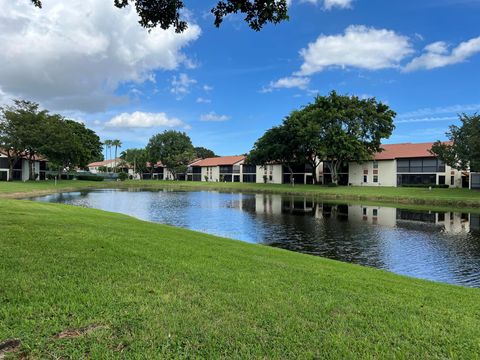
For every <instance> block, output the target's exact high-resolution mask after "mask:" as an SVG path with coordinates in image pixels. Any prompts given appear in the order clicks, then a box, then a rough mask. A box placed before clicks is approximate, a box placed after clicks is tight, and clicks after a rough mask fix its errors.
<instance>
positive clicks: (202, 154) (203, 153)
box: [194, 146, 218, 159]
mask: <svg viewBox="0 0 480 360" xmlns="http://www.w3.org/2000/svg"><path fill="white" fill-rule="evenodd" d="M194 150H195V157H196V158H199V159H206V158H212V157H218V155H215V153H214V152H213V151H212V150H210V149H207V148H204V147H201V146H199V147H196V148H195V149H194Z"/></svg>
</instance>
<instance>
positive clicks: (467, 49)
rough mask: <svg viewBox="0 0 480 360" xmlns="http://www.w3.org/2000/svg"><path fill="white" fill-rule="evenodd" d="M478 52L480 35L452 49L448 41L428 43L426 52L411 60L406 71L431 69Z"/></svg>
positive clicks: (465, 58)
mask: <svg viewBox="0 0 480 360" xmlns="http://www.w3.org/2000/svg"><path fill="white" fill-rule="evenodd" d="M477 53H480V36H479V37H476V38H473V39H470V40H468V41H464V42H462V43H460V44H459V45H458V46H457V47H455V48H453V49H452V50H451V51H449V46H448V44H447V43H445V42H443V41H438V42H434V43H432V44H429V45H427V46H426V47H425V49H424V53H423V54H422V55H420V56H418V57H416V58H414V59H413V60H412V61H410V62H409V63H408V64H407V65H406V66H405V68H404V71H407V72H408V71H415V70H419V69H427V70H431V69H435V68H440V67H444V66H447V65H452V64H457V63H460V62H463V61H465V60H467V59H468V58H469V57H471V56H473V55H475V54H477Z"/></svg>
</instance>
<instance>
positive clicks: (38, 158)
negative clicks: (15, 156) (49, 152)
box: [0, 148, 48, 161]
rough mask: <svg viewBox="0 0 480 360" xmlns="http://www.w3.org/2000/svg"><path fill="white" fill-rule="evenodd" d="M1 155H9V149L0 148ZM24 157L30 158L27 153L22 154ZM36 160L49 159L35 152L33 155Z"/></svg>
mask: <svg viewBox="0 0 480 360" xmlns="http://www.w3.org/2000/svg"><path fill="white" fill-rule="evenodd" d="M0 155H4V156H7V151H6V150H5V149H2V148H0ZM20 157H21V158H22V159H28V156H27V154H20ZM33 160H34V161H48V160H47V158H46V157H45V156H43V155H39V154H35V155H34V157H33Z"/></svg>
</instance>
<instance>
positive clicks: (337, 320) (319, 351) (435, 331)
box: [0, 200, 480, 359]
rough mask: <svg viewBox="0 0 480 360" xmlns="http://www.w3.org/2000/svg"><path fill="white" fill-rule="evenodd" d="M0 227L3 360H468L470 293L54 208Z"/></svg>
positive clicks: (9, 210) (15, 209)
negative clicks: (7, 343)
mask: <svg viewBox="0 0 480 360" xmlns="http://www.w3.org/2000/svg"><path fill="white" fill-rule="evenodd" d="M0 229H1V231H0V254H1V261H0V279H1V281H0V343H1V342H2V341H3V340H6V339H12V338H18V339H20V340H21V348H20V349H19V350H18V352H16V353H9V354H8V355H9V356H11V357H13V358H15V357H26V358H41V359H44V358H74V359H79V358H92V359H108V358H128V359H131V358H133V359H135V358H137V359H154V358H162V359H164V358H208V359H213V358H228V359H230V358H248V359H250V358H264V359H275V358H277V359H286V358H325V359H352V358H367V359H383V358H399V359H429V358H431V359H433V358H438V359H446V358H463V359H476V358H479V354H480V340H479V339H480V321H479V320H480V290H478V289H468V288H462V287H456V286H449V285H444V284H437V283H432V282H427V281H422V280H415V279H411V278H407V277H402V276H397V275H394V274H390V273H386V272H382V271H379V270H375V269H370V268H365V267H360V266H356V265H351V264H344V263H340V262H336V261H331V260H326V259H322V258H318V257H313V256H308V255H302V254H297V253H293V252H287V251H283V250H280V249H274V248H269V247H264V246H260V245H251V244H246V243H242V242H239V241H233V240H228V239H222V238H218V237H214V236H210V235H205V234H201V233H197V232H192V231H188V230H183V229H178V228H173V227H169V226H164V225H159V224H153V223H147V222H142V221H139V220H136V219H133V218H130V217H127V216H124V215H119V214H113V213H107V212H102V211H98V210H93V209H83V208H79V207H71V206H64V205H58V204H45V203H34V202H29V201H19V200H0ZM87 327H92V329H91V330H90V331H87V332H85V333H84V334H80V335H79V336H73V337H71V338H58V336H57V335H58V334H59V333H61V332H63V331H66V330H78V329H84V328H87ZM80 333H81V331H80ZM0 357H1V355H0Z"/></svg>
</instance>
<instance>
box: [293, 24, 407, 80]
mask: <svg viewBox="0 0 480 360" xmlns="http://www.w3.org/2000/svg"><path fill="white" fill-rule="evenodd" d="M412 51H413V50H412V46H411V44H410V40H409V38H408V37H406V36H402V35H399V34H397V33H395V32H394V31H392V30H387V29H375V28H369V27H366V26H361V25H351V26H349V27H348V28H347V29H345V32H344V34H339V35H329V36H328V35H320V36H319V37H318V38H317V40H316V41H315V42H313V43H310V44H308V46H307V48H305V49H302V50H301V51H300V55H301V56H302V57H303V60H304V62H303V64H302V66H301V69H300V71H299V72H298V74H297V75H301V76H308V75H312V74H314V73H317V72H320V71H323V70H325V69H327V68H329V67H342V68H345V67H356V68H360V69H368V70H379V69H386V68H395V67H399V63H400V62H401V61H402V60H403V59H404V58H405V57H406V56H408V55H409V54H411V53H412Z"/></svg>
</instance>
